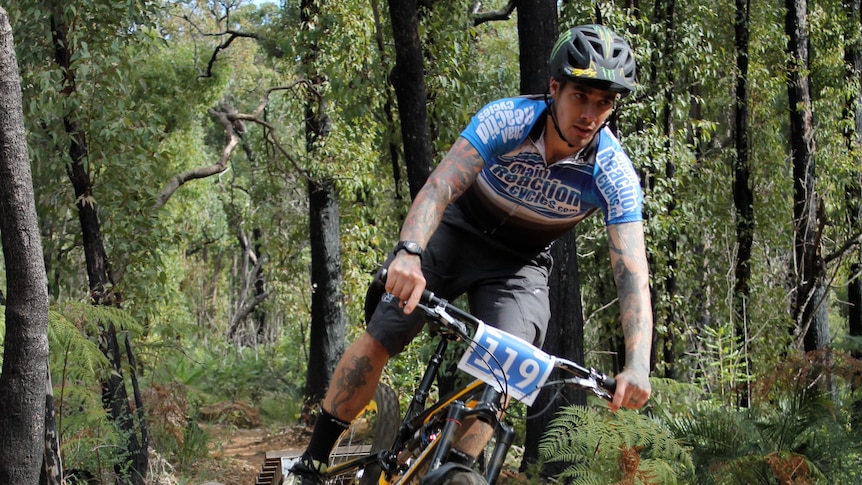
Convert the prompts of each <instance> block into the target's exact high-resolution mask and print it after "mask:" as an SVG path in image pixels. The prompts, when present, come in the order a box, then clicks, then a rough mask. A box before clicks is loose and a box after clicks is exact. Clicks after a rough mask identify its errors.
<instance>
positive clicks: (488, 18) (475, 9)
mask: <svg viewBox="0 0 862 485" xmlns="http://www.w3.org/2000/svg"><path fill="white" fill-rule="evenodd" d="M481 9H482V2H481V1H479V0H476V1H474V2H473V5H472V7H470V13H471V14H472V15H473V25H474V26H476V25H481V24H484V23H485V22H492V21H496V20H509V19H510V18H512V12H514V11H515V0H509V3H508V4H506V6H505V7H503V8H501V9H499V10H491V11H489V12H480V10H481Z"/></svg>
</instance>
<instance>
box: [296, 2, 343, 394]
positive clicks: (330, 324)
mask: <svg viewBox="0 0 862 485" xmlns="http://www.w3.org/2000/svg"><path fill="white" fill-rule="evenodd" d="M322 5H323V2H322V1H317V2H315V1H314V0H303V2H302V11H301V20H302V23H303V24H304V25H306V26H309V27H308V28H310V29H313V30H309V31H308V39H309V40H308V41H307V45H306V46H305V53H306V54H305V57H304V63H305V69H306V71H307V72H308V73H309V75H308V78H309V79H313V80H314V84H315V85H320V84H322V83H323V78H322V77H321V76H320V75H319V74H318V73H317V72H316V66H315V63H316V60H317V59H316V56H317V52H318V46H317V44H316V42H315V41H314V40H313V39H314V37H315V35H320V33H321V32H323V31H324V30H325V26H322V25H319V24H318V25H316V26H315V27H313V28H312V27H310V26H311V25H312V22H311V21H312V19H314V18H316V17H317V16H318V14H319V13H320V9H321V6H322ZM328 120H329V118H328V115H327V113H326V102H325V99H324V98H322V97H321V95H320V94H319V93H317V92H312V91H309V94H308V98H307V100H306V105H305V143H306V152H307V153H308V157H309V158H314V156H315V155H316V153H317V152H318V150H317V147H318V146H319V144H320V143H322V142H323V140H324V139H325V138H326V136H327V135H328V133H329V127H328ZM308 199H309V203H308V210H309V226H310V227H309V229H310V245H311V331H310V335H309V339H310V342H309V346H310V352H309V359H308V371H307V374H306V381H305V398H306V404H308V405H311V404H314V403H317V402H318V401H320V399H322V398H323V396H324V394H325V393H326V385H327V384H328V383H329V381H330V379H331V377H332V373H333V372H334V371H335V365H336V364H337V363H338V359H339V357H341V354H342V353H343V352H344V332H345V325H346V324H345V318H344V307H343V304H342V297H341V240H340V237H339V227H338V226H339V221H340V217H339V212H338V193H337V188H336V186H335V182H334V181H333V180H332V179H330V178H327V177H323V178H322V179H321V180H314V179H313V178H309V179H308Z"/></svg>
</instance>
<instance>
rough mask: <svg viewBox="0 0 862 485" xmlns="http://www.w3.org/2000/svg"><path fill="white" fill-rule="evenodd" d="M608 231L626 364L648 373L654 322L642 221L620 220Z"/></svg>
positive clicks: (627, 366)
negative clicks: (622, 221)
mask: <svg viewBox="0 0 862 485" xmlns="http://www.w3.org/2000/svg"><path fill="white" fill-rule="evenodd" d="M608 235H609V240H610V251H611V264H612V265H613V271H614V281H615V282H616V285H617V292H618V295H619V301H620V317H621V320H622V326H623V337H624V339H625V346H626V368H627V369H629V370H633V371H637V372H642V373H648V372H649V366H650V364H649V363H650V350H651V348H652V325H653V322H652V305H651V303H650V290H649V267H648V264H647V260H646V251H645V248H644V239H643V225H642V224H641V223H627V224H621V225H619V226H616V227H614V228H613V230H609V231H608Z"/></svg>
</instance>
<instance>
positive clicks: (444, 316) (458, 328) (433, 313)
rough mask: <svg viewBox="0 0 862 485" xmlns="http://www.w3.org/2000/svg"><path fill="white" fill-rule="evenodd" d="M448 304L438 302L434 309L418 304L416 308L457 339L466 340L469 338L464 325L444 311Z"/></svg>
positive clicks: (443, 301) (441, 301) (444, 301)
mask: <svg viewBox="0 0 862 485" xmlns="http://www.w3.org/2000/svg"><path fill="white" fill-rule="evenodd" d="M447 303H448V302H447V301H446V300H442V299H441V300H440V301H439V303H438V304H437V305H435V306H434V307H429V306H427V305H424V304H422V303H419V304H418V305H417V307H419V308H421V309H422V311H424V312H425V313H426V314H427V315H428V317H429V318H432V319H434V320H436V321H437V322H438V323H440V324H442V325H443V326H445V327H447V328H448V329H449V330H450V331H451V332H453V333H455V334H456V335H458V337H460V338H463V339H466V338H469V334H468V333H467V326H466V325H464V322H462V321H460V320H458V319H456V318H455V317H453V316H452V315H450V314H449V312H447V311H446V304H447Z"/></svg>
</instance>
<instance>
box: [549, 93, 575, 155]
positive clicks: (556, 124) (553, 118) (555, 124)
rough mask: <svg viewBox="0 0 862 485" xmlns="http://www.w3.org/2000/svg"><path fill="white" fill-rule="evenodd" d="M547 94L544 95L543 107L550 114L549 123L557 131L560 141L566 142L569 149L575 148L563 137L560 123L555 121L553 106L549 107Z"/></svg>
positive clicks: (555, 113) (555, 114)
mask: <svg viewBox="0 0 862 485" xmlns="http://www.w3.org/2000/svg"><path fill="white" fill-rule="evenodd" d="M548 97H549V95H548V93H545V106H547V107H548V111H549V112H550V113H551V121H553V123H554V128H556V130H557V134H558V135H560V139H561V140H563V141H564V142H566V144H567V145H569V148H575V145H572V143H571V142H569V140H567V139H566V136H565V135H563V131H562V130H561V129H560V123H559V122H558V121H557V111H556V110H555V109H554V108H555V106H551V103H550V101H548Z"/></svg>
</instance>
